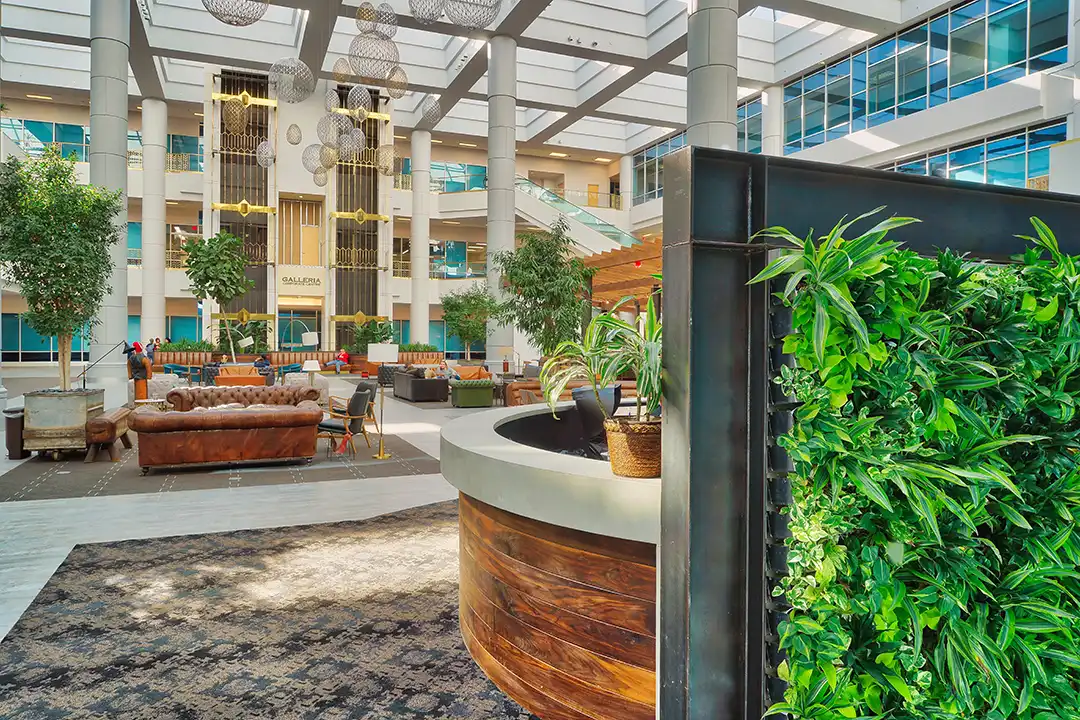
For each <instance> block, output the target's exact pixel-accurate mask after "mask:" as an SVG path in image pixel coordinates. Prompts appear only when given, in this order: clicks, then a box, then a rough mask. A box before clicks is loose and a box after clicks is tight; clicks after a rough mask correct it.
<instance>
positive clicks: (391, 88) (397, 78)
mask: <svg viewBox="0 0 1080 720" xmlns="http://www.w3.org/2000/svg"><path fill="white" fill-rule="evenodd" d="M408 90H409V76H408V74H407V73H406V72H405V69H404V68H402V67H401V66H400V65H395V66H394V67H393V68H392V69H391V70H390V74H389V75H387V76H386V94H387V95H389V96H390V97H392V98H394V99H395V100H400V99H401V98H403V97H405V93H406V92H408Z"/></svg>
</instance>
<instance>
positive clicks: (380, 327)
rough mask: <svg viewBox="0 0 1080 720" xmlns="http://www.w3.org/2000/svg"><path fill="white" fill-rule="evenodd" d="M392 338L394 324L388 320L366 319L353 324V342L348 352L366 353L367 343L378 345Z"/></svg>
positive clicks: (354, 353) (355, 353)
mask: <svg viewBox="0 0 1080 720" xmlns="http://www.w3.org/2000/svg"><path fill="white" fill-rule="evenodd" d="M393 339H394V324H393V323H392V322H390V321H389V320H368V321H367V322H366V323H363V324H361V323H356V324H354V325H353V344H352V346H351V347H350V348H349V352H350V353H352V354H353V355H367V352H368V345H372V344H375V345H380V344H382V343H388V342H390V341H391V340H393Z"/></svg>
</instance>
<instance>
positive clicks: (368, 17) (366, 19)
mask: <svg viewBox="0 0 1080 720" xmlns="http://www.w3.org/2000/svg"><path fill="white" fill-rule="evenodd" d="M376 22H378V13H377V12H376V11H375V6H374V5H372V4H371V3H369V2H362V3H360V5H359V6H358V7H357V8H356V29H357V30H359V31H360V32H362V33H372V32H375V23H376Z"/></svg>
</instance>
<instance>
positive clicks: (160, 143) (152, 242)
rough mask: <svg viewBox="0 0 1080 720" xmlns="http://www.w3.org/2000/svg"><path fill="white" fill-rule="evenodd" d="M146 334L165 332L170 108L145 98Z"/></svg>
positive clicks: (143, 243)
mask: <svg viewBox="0 0 1080 720" xmlns="http://www.w3.org/2000/svg"><path fill="white" fill-rule="evenodd" d="M142 108H143V109H142V145H143V171H142V172H143V201H142V226H143V237H142V276H143V296H142V335H143V336H144V337H160V338H163V337H165V336H166V332H165V238H166V229H167V225H166V220H165V150H166V148H165V146H166V142H167V141H168V123H169V119H168V117H169V112H168V107H167V106H166V105H165V101H164V100H158V99H155V98H143V104H142Z"/></svg>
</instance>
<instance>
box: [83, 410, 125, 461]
mask: <svg viewBox="0 0 1080 720" xmlns="http://www.w3.org/2000/svg"><path fill="white" fill-rule="evenodd" d="M130 415H131V408H129V407H119V408H116V409H115V410H110V411H109V412H107V413H104V414H102V415H98V416H97V417H96V418H92V419H90V420H88V421H87V423H86V446H87V447H86V457H85V458H83V462H88V463H89V462H94V460H95V459H96V458H97V454H98V451H99V450H108V452H109V458H111V459H112V461H113V462H116V461H117V460H119V459H120V450H119V448H117V447H116V441H117V440H119V441H120V442H121V443H123V444H124V447H125V448H127V449H129V450H130V449H131V438H130V437H128V416H130Z"/></svg>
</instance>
